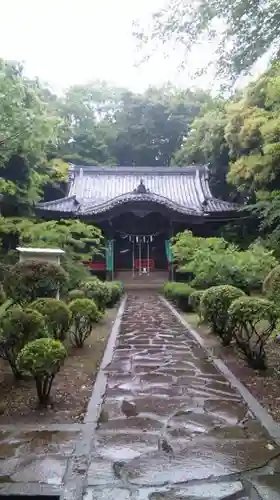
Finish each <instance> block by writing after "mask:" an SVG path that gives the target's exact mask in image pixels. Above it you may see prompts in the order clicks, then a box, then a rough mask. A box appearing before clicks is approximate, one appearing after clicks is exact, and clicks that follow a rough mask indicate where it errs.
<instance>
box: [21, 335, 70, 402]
mask: <svg viewBox="0 0 280 500" xmlns="http://www.w3.org/2000/svg"><path fill="white" fill-rule="evenodd" d="M65 358H66V350H65V347H64V346H63V344H62V343H61V342H59V341H58V340H53V339H46V338H43V339H37V340H34V341H33V342H29V343H28V344H27V345H26V346H25V347H24V348H23V349H22V350H21V351H20V353H19V355H18V357H17V369H18V370H19V371H21V372H27V373H30V374H31V375H32V377H33V378H34V380H35V383H36V389H37V396H38V400H39V402H40V404H42V405H47V403H48V402H49V396H50V391H51V387H52V383H53V380H54V377H55V375H56V374H57V373H58V372H59V370H60V368H61V366H62V365H63V362H64V360H65Z"/></svg>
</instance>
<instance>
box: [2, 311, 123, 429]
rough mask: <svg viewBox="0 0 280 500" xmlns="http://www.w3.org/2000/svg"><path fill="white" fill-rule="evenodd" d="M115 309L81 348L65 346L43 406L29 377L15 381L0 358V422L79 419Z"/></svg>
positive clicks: (86, 402)
mask: <svg viewBox="0 0 280 500" xmlns="http://www.w3.org/2000/svg"><path fill="white" fill-rule="evenodd" d="M117 310H118V308H117V307H116V308H114V309H109V310H108V311H107V312H106V314H105V316H104V318H103V320H102V321H101V322H100V323H99V324H98V325H97V326H96V328H95V329H94V330H93V331H92V334H91V335H90V337H89V338H88V339H87V340H86V342H85V345H84V347H83V348H81V349H76V348H69V356H68V358H67V359H66V362H65V364H64V366H63V367H62V369H61V371H60V372H59V373H58V375H57V376H56V378H55V380H54V383H53V387H52V390H51V397H52V400H51V404H50V405H49V407H48V408H46V409H42V408H39V407H38V403H37V399H36V389H35V384H34V382H33V380H23V381H15V379H14V377H13V375H12V373H11V370H10V367H9V365H8V363H7V362H5V361H3V360H0V424H2V425H3V424H17V423H24V424H34V423H38V424H44V425H46V424H52V423H60V424H65V423H71V422H72V423H73V422H82V421H83V418H84V415H85V412H86V410H87V404H88V400H89V398H90V396H91V393H92V388H93V384H94V381H95V377H96V374H97V372H98V368H99V365H100V362H101V360H102V357H103V353H104V350H105V347H106V344H107V340H108V337H109V334H110V332H111V329H112V324H113V322H114V320H115V317H116V313H117Z"/></svg>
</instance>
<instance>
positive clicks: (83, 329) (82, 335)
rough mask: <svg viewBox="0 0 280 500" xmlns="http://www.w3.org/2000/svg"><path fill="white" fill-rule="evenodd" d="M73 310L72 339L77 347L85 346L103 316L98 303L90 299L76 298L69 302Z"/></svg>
mask: <svg viewBox="0 0 280 500" xmlns="http://www.w3.org/2000/svg"><path fill="white" fill-rule="evenodd" d="M69 309H70V311H71V315H72V319H71V329H70V334H71V341H72V343H73V345H74V346H75V347H83V345H84V342H85V340H86V339H87V337H89V335H90V334H91V331H92V329H93V326H94V324H95V323H98V322H99V321H100V319H101V318H102V313H101V312H100V310H99V309H98V307H97V305H96V303H95V302H94V301H93V300H90V299H76V300H73V301H72V302H71V303H70V304H69Z"/></svg>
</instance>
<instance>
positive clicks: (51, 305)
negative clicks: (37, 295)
mask: <svg viewBox="0 0 280 500" xmlns="http://www.w3.org/2000/svg"><path fill="white" fill-rule="evenodd" d="M30 307H31V308H32V309H36V311H39V313H41V314H42V315H43V316H44V318H45V320H46V325H47V328H48V331H49V334H50V336H51V337H52V338H54V339H56V340H60V341H61V342H63V341H64V340H65V338H66V335H67V332H68V330H69V325H70V319H71V312H70V309H69V307H68V306H67V305H66V304H65V303H64V302H63V301H62V300H57V299H51V298H49V297H47V298H45V299H37V300H35V302H32V304H30Z"/></svg>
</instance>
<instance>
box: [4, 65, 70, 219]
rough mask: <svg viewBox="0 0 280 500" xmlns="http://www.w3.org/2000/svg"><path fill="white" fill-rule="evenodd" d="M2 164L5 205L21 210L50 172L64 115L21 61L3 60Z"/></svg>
mask: <svg viewBox="0 0 280 500" xmlns="http://www.w3.org/2000/svg"><path fill="white" fill-rule="evenodd" d="M0 118H1V120H0V168H1V184H0V187H1V193H2V195H3V194H4V200H3V201H2V207H3V205H4V210H6V211H7V213H11V212H12V213H13V214H18V215H19V214H20V211H21V210H24V207H25V208H27V207H28V205H29V204H30V203H31V204H32V202H34V201H36V200H38V198H39V197H40V194H41V192H42V191H41V189H42V185H43V184H44V182H45V179H46V177H47V176H48V170H50V167H48V166H47V152H48V149H49V148H50V147H54V146H55V145H56V143H57V137H58V128H59V125H60V119H59V117H58V116H57V115H56V114H55V112H54V109H52V108H50V107H49V106H48V103H47V102H46V100H45V98H44V93H43V89H41V88H40V86H39V83H38V82H37V81H31V80H28V79H27V78H26V77H24V75H23V68H22V67H21V66H20V65H19V64H17V63H9V62H5V61H3V60H0Z"/></svg>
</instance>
